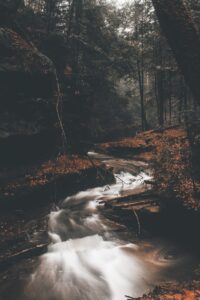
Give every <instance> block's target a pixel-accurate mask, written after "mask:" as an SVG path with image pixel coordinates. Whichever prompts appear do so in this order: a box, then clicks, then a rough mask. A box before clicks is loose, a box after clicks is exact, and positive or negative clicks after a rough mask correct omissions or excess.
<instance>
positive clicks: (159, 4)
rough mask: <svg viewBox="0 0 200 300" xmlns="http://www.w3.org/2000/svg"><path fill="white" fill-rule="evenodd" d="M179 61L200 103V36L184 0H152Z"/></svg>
mask: <svg viewBox="0 0 200 300" xmlns="http://www.w3.org/2000/svg"><path fill="white" fill-rule="evenodd" d="M152 2H153V4H154V7H155V10H156V13H157V16H158V19H159V22H160V25H161V27H162V29H163V31H164V33H165V36H166V38H167V40H168V42H169V44H170V46H171V48H172V50H173V52H174V55H175V58H176V60H177V63H178V65H179V67H180V69H181V71H182V73H183V75H184V77H185V80H186V82H187V84H188V86H189V87H190V89H191V91H192V93H193V95H194V97H195V99H196V102H197V103H199V104H200V37H199V34H198V32H197V30H196V28H195V25H194V23H193V20H192V17H191V15H190V12H189V10H188V8H187V6H186V5H185V3H184V0H167V1H166V0H152Z"/></svg>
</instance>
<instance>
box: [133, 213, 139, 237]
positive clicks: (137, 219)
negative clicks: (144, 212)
mask: <svg viewBox="0 0 200 300" xmlns="http://www.w3.org/2000/svg"><path fill="white" fill-rule="evenodd" d="M133 213H134V215H135V218H136V221H137V224H138V235H140V234H141V225H140V220H139V217H138V214H137V213H136V211H135V210H134V209H133Z"/></svg>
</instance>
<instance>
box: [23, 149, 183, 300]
mask: <svg viewBox="0 0 200 300" xmlns="http://www.w3.org/2000/svg"><path fill="white" fill-rule="evenodd" d="M90 155H91V156H93V157H95V158H97V159H100V160H102V161H104V162H105V163H106V164H108V165H109V166H112V167H113V168H114V173H115V178H116V183H115V184H112V185H110V186H104V187H96V188H92V189H88V190H86V191H82V192H79V193H77V194H76V195H73V196H70V197H67V198H66V199H65V200H64V201H63V202H62V203H61V204H60V205H59V208H57V209H55V210H54V211H52V212H51V214H50V216H49V226H48V227H49V237H50V239H51V244H50V246H49V248H48V252H47V253H46V254H45V255H43V256H41V257H40V263H39V265H38V267H37V269H36V270H35V272H34V273H33V274H32V275H31V278H30V281H29V284H28V286H27V287H26V289H25V295H26V297H25V298H26V299H28V300H123V299H126V298H125V297H126V296H132V297H138V296H141V295H142V294H143V293H145V292H148V291H150V290H151V289H152V288H153V287H154V286H155V285H156V284H159V282H162V281H164V280H172V279H174V276H178V275H177V270H179V271H180V270H181V271H180V272H182V273H183V272H184V268H187V264H188V262H187V260H188V258H187V255H184V254H178V255H177V254H176V255H174V254H172V252H173V251H172V252H170V251H168V250H167V249H168V248H169V246H168V244H167V243H166V241H160V240H154V241H153V240H151V241H149V240H148V241H147V240H146V241H145V240H143V241H141V240H139V239H137V238H136V236H137V234H136V233H134V232H129V231H128V230H127V229H126V227H125V226H124V225H121V224H118V223H116V222H114V221H111V220H108V219H107V218H106V217H104V215H103V213H102V211H103V210H104V209H105V208H104V207H103V205H102V200H104V201H106V200H108V199H112V198H116V197H119V196H120V195H124V194H131V193H133V192H134V191H135V190H136V189H137V190H144V189H145V188H146V186H145V183H144V181H145V180H147V179H151V173H150V171H149V170H148V166H147V165H146V164H145V163H142V162H137V161H135V162H134V161H127V160H123V159H113V158H110V157H104V156H102V155H97V154H95V153H92V152H91V153H90ZM133 218H134V216H133ZM166 245H167V247H166ZM170 247H171V246H170ZM173 249H174V248H173ZM175 252H177V251H175ZM173 253H174V252H173ZM175 274H176V275H175Z"/></svg>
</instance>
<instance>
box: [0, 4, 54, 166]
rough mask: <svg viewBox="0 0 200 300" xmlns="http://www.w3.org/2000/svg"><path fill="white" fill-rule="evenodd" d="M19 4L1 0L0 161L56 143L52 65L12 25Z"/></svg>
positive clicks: (33, 154)
mask: <svg viewBox="0 0 200 300" xmlns="http://www.w3.org/2000/svg"><path fill="white" fill-rule="evenodd" d="M20 4H21V1H14V0H13V1H11V0H10V1H5V0H4V1H2V0H0V15H2V16H4V18H1V22H0V26H1V27H0V163H6V165H7V164H8V162H9V163H11V164H13V163H21V162H23V161H26V162H27V161H31V160H33V158H40V156H42V155H43V154H45V153H46V151H47V150H49V148H50V147H51V145H52V144H55V143H54V142H53V139H54V137H55V135H54V131H55V129H54V123H55V115H54V114H55V113H54V111H55V109H54V100H53V99H54V93H55V89H56V86H55V69H54V66H53V63H52V62H51V60H50V59H49V58H47V57H46V56H45V55H43V54H42V53H41V52H39V51H38V50H37V48H36V47H35V46H34V45H33V44H32V43H31V42H30V41H29V40H28V39H26V37H25V36H22V35H21V34H19V33H18V32H16V31H15V28H14V26H13V25H11V23H13V22H11V19H12V20H13V18H14V15H15V13H16V11H17V9H18V7H19V6H20Z"/></svg>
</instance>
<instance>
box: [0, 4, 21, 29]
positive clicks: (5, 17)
mask: <svg viewBox="0 0 200 300" xmlns="http://www.w3.org/2000/svg"><path fill="white" fill-rule="evenodd" d="M22 4H23V0H0V24H1V25H3V24H8V23H9V22H10V20H11V18H12V17H13V16H14V15H15V13H16V12H17V10H18V8H19V7H20V6H21V5H22Z"/></svg>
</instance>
